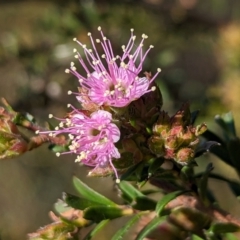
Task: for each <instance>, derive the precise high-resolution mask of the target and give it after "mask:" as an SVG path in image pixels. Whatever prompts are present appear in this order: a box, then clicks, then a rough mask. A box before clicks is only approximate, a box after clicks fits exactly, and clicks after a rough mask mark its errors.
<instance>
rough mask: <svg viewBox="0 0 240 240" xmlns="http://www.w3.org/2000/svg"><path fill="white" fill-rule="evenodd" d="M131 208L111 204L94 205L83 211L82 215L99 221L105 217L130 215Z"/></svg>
mask: <svg viewBox="0 0 240 240" xmlns="http://www.w3.org/2000/svg"><path fill="white" fill-rule="evenodd" d="M132 213H133V210H132V209H131V208H128V209H123V208H120V207H113V206H95V207H89V208H87V209H85V210H84V211H83V217H84V218H85V219H88V220H92V221H94V222H100V221H102V220H105V219H114V218H118V217H122V216H127V215H131V214H132Z"/></svg>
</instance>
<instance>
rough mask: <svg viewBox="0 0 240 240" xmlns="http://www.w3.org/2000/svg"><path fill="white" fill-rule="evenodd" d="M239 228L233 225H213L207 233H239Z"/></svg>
mask: <svg viewBox="0 0 240 240" xmlns="http://www.w3.org/2000/svg"><path fill="white" fill-rule="evenodd" d="M239 231H240V227H239V226H237V225H236V224H233V223H229V222H227V223H222V222H221V223H220V222H218V223H214V224H213V225H212V226H211V227H210V228H209V230H208V232H209V233H214V234H222V233H231V232H239Z"/></svg>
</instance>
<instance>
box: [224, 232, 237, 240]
mask: <svg viewBox="0 0 240 240" xmlns="http://www.w3.org/2000/svg"><path fill="white" fill-rule="evenodd" d="M224 236H225V238H226V240H238V238H237V237H236V236H235V235H234V234H232V233H226V234H225V235H224Z"/></svg>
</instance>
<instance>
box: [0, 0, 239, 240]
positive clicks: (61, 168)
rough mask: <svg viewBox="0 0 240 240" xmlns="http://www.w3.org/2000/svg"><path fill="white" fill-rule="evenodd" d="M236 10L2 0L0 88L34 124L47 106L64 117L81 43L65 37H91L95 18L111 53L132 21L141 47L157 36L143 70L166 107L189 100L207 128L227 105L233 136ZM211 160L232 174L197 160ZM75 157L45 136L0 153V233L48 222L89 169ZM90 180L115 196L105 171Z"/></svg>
mask: <svg viewBox="0 0 240 240" xmlns="http://www.w3.org/2000/svg"><path fill="white" fill-rule="evenodd" d="M239 9H240V1H239V0H212V1H202V0H125V1H124V0H119V1H112V0H108V1H107V0H99V1H93V0H92V1H91V0H82V1H81V0H80V1H74V0H69V1H66V0H55V1H54V0H52V1H43V0H41V1H30V0H29V1H24V0H22V1H17V0H2V1H1V2H0V96H1V97H4V98H6V99H7V100H8V101H9V102H10V103H11V105H12V106H13V107H14V109H15V110H18V111H27V112H30V113H31V114H33V115H34V116H35V117H36V118H37V120H38V121H39V122H41V123H44V121H45V120H46V119H47V118H48V114H49V113H52V114H54V115H56V116H60V117H61V116H64V115H65V113H66V111H67V104H68V103H69V102H71V103H73V104H74V105H75V106H78V103H77V102H76V100H75V99H74V97H73V96H68V95H67V91H68V90H72V91H77V90H76V87H77V86H78V81H77V79H75V78H74V77H72V76H71V75H69V74H65V72H64V70H65V69H66V68H67V67H69V64H70V62H71V61H74V57H73V55H74V54H73V48H78V49H79V50H80V47H79V46H78V45H77V44H76V43H75V42H73V41H72V39H73V38H74V37H77V38H78V39H79V40H80V41H81V42H84V43H86V44H89V38H88V36H87V33H88V32H91V33H92V35H93V36H95V37H96V38H98V37H99V32H98V31H97V27H98V26H101V27H102V29H103V31H104V33H105V35H106V36H107V37H108V38H109V39H110V40H111V41H112V45H113V47H114V49H115V51H116V55H117V54H119V53H120V52H121V45H123V44H126V43H127V41H128V39H129V36H130V28H134V30H135V34H136V35H137V37H138V38H137V39H138V40H139V41H140V40H141V35H142V33H145V34H147V35H148V36H149V38H148V39H147V41H146V43H145V47H146V49H147V48H148V46H149V45H151V44H152V45H154V48H153V49H152V50H151V53H150V54H149V57H148V58H147V59H146V61H145V66H144V70H146V71H151V72H153V73H154V72H155V71H156V69H157V68H158V67H160V68H161V69H162V73H161V74H160V75H159V78H158V82H159V85H160V88H161V91H162V94H163V97H164V106H163V108H164V110H166V111H168V112H169V113H171V114H173V113H174V112H175V111H176V110H177V109H178V108H179V107H180V106H181V104H182V103H183V102H186V101H189V102H190V103H191V109H192V110H194V109H200V110H201V117H200V118H199V121H205V122H207V123H208V125H209V127H211V128H213V129H214V128H215V126H214V124H213V122H214V120H213V119H214V116H215V115H216V114H222V113H224V112H228V111H230V110H231V111H232V112H233V115H234V117H235V120H236V125H237V127H238V132H239V135H240V123H239V121H240V101H239V96H240V22H239V19H240V11H239ZM76 66H77V64H76ZM78 69H79V71H81V69H80V65H79V68H78ZM209 159H211V161H214V164H215V166H216V170H217V171H221V172H223V173H225V175H229V174H231V176H233V177H234V172H232V171H231V169H230V168H228V167H227V166H225V165H223V164H221V165H219V164H218V161H217V159H215V158H209V157H208V159H207V160H204V159H200V160H199V161H198V162H199V165H200V167H201V166H202V165H204V163H205V162H206V161H209ZM73 160H74V158H73V157H71V156H70V157H65V158H64V157H60V158H57V157H55V155H54V154H53V153H51V152H50V151H49V150H48V149H47V145H46V146H42V147H41V148H40V149H37V150H35V151H33V152H29V153H27V154H25V155H23V156H22V157H19V158H17V159H10V160H3V161H1V162H0V190H1V192H0V239H2V240H12V239H13V240H21V239H26V234H27V233H29V232H34V231H35V230H36V229H37V228H38V227H40V226H44V225H46V224H47V223H49V222H50V219H49V217H48V212H49V211H50V210H51V209H52V206H53V204H54V202H55V201H56V200H57V198H61V195H62V192H64V191H68V192H71V193H73V192H74V190H73V188H72V185H71V179H72V175H74V174H75V175H77V176H78V177H80V178H81V179H85V175H86V169H81V168H80V167H78V166H77V165H76V164H74V163H73ZM87 181H88V182H89V184H91V186H94V188H95V189H98V190H99V191H101V192H102V193H104V194H107V195H108V196H110V197H111V198H112V199H117V193H116V192H115V191H114V187H113V184H112V182H111V181H110V180H109V179H99V180H98V183H99V186H97V184H96V181H94V179H90V180H87ZM102 186H104V189H102ZM107 186H108V187H107ZM211 186H212V188H213V189H215V190H214V191H215V192H216V195H217V196H219V197H220V198H221V192H222V191H223V190H224V191H226V193H225V194H228V195H229V199H230V201H231V202H229V201H228V202H226V201H225V198H224V199H223V198H221V202H220V203H221V204H222V206H223V207H224V208H226V209H227V210H229V211H231V212H234V213H235V214H236V213H239V214H240V210H239V208H238V207H237V202H236V200H235V199H234V198H233V196H231V193H230V192H229V193H228V189H227V187H226V186H225V185H220V184H215V183H211ZM219 187H220V188H221V192H219V191H218V189H219ZM109 231H110V230H109ZM102 239H104V233H103V237H102ZM105 239H108V238H107V237H105Z"/></svg>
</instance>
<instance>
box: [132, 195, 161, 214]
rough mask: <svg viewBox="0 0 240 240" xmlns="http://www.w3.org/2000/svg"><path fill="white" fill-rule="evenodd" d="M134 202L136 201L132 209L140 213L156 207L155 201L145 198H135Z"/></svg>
mask: <svg viewBox="0 0 240 240" xmlns="http://www.w3.org/2000/svg"><path fill="white" fill-rule="evenodd" d="M135 201H136V204H134V205H133V208H134V209H137V210H142V211H146V210H154V209H155V208H156V205H157V203H156V201H154V200H152V199H150V198H148V197H146V196H141V197H137V198H136V199H135Z"/></svg>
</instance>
